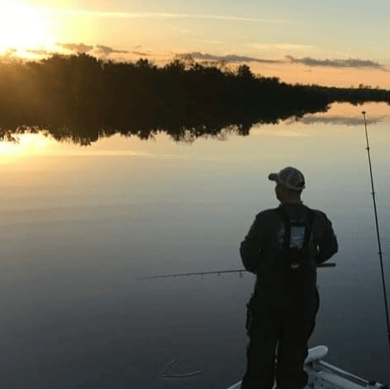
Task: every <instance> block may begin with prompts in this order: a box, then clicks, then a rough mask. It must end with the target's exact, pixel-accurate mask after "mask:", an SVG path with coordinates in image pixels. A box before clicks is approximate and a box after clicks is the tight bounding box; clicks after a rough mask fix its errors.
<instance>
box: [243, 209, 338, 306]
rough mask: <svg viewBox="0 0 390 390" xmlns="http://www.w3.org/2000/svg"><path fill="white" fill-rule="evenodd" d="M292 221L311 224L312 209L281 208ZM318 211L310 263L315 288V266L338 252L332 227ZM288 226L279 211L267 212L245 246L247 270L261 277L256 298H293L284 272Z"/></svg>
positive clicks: (257, 283) (258, 222)
mask: <svg viewBox="0 0 390 390" xmlns="http://www.w3.org/2000/svg"><path fill="white" fill-rule="evenodd" d="M280 207H283V209H284V210H285V211H286V212H287V214H288V216H289V218H290V220H291V221H301V222H303V223H305V224H307V223H308V216H309V208H308V207H306V206H305V205H303V204H283V205H280V206H279V208H280ZM313 211H314V219H313V223H312V235H311V240H310V260H311V262H312V264H313V270H314V271H313V272H314V274H313V278H312V281H311V284H313V286H312V287H313V288H315V281H316V275H315V272H316V270H315V266H316V264H319V263H323V262H324V261H326V260H328V259H329V258H330V257H331V256H333V255H334V254H335V253H336V252H337V250H338V244H337V239H336V236H335V234H334V232H333V229H332V224H331V222H330V221H329V219H328V218H327V217H326V215H325V214H324V213H323V212H321V211H319V210H313ZM284 230H285V224H284V221H283V219H282V218H281V216H280V213H279V212H278V211H277V209H276V208H275V209H268V210H264V211H262V212H261V213H259V214H258V215H257V216H256V219H255V221H254V222H253V224H252V226H251V228H250V229H249V232H248V234H247V235H246V237H245V239H244V241H243V242H242V243H241V247H240V254H241V258H242V262H243V264H244V267H245V269H246V270H248V271H249V272H253V273H255V274H256V275H257V280H256V287H255V294H256V293H257V294H258V295H261V296H264V297H266V296H267V297H268V298H270V297H273V298H274V301H277V300H278V299H279V300H282V301H283V300H284V299H285V297H286V296H289V291H288V287H287V284H286V279H285V278H286V275H284V274H283V271H281V267H279V266H278V264H280V261H281V259H280V257H281V256H282V254H283V243H284V236H285V231H284Z"/></svg>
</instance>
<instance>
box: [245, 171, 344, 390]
mask: <svg viewBox="0 0 390 390" xmlns="http://www.w3.org/2000/svg"><path fill="white" fill-rule="evenodd" d="M269 180H272V181H275V182H276V188H275V192H276V197H277V199H278V200H279V201H280V202H281V204H280V206H279V207H278V208H275V209H268V210H264V211H262V212H261V213H260V214H258V215H257V216H256V219H255V221H254V223H253V225H252V226H251V228H250V230H249V232H248V234H247V236H246V237H245V240H244V241H243V242H242V243H241V247H240V253H241V258H242V261H243V264H244V266H245V268H246V270H248V271H249V272H253V273H255V274H256V276H257V278H256V284H255V290H254V293H253V295H252V298H251V299H250V301H249V303H248V305H247V307H248V311H247V323H246V328H247V333H248V337H249V345H248V348H247V369H246V373H245V375H244V378H243V380H242V388H260V389H264V388H272V387H273V386H274V382H275V378H276V386H277V387H278V388H289V389H292V388H303V387H305V386H306V384H307V379H308V378H307V374H306V372H305V371H304V370H303V364H304V361H305V358H306V357H307V354H308V344H307V343H308V340H309V337H310V335H311V333H312V332H313V330H314V325H315V317H316V314H317V311H318V308H319V296H318V291H317V286H316V266H317V265H318V264H320V263H323V262H324V261H326V260H328V259H329V258H330V257H331V256H333V255H334V254H335V253H336V252H337V250H338V244H337V239H336V236H335V234H334V232H333V229H332V224H331V222H330V221H329V220H328V218H327V217H326V215H325V214H324V213H323V212H321V211H318V210H311V209H309V208H308V207H306V206H305V205H303V204H302V201H301V192H302V190H303V189H304V188H305V179H304V176H303V174H302V173H301V172H300V171H299V170H297V169H295V168H291V167H287V168H284V169H282V170H281V171H280V172H279V173H272V174H270V175H269ZM276 350H277V353H276ZM275 359H277V362H275Z"/></svg>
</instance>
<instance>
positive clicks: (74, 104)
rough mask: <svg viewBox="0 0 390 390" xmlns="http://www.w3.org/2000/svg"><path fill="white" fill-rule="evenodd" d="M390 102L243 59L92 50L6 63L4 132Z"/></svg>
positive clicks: (70, 132)
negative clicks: (115, 56)
mask: <svg viewBox="0 0 390 390" xmlns="http://www.w3.org/2000/svg"><path fill="white" fill-rule="evenodd" d="M368 101H376V102H387V103H389V104H390V91H388V90H383V89H371V88H370V87H364V86H360V87H359V88H350V89H341V88H329V87H321V86H318V85H310V86H309V85H299V84H296V85H290V84H286V83H283V82H281V81H280V80H279V79H278V78H276V77H262V76H261V75H255V74H253V73H252V71H251V69H250V68H249V66H247V65H240V66H238V67H237V68H235V69H230V68H229V67H227V66H226V65H225V64H223V63H206V64H204V63H198V62H195V61H194V60H193V59H192V58H179V57H178V58H175V59H174V60H172V61H171V62H170V63H168V64H166V65H165V66H157V65H155V64H153V63H152V62H150V61H148V60H147V59H140V60H138V61H137V62H135V63H131V62H112V61H108V62H107V61H102V60H99V59H97V58H95V57H93V56H89V55H87V54H78V55H71V56H65V55H58V54H56V55H53V56H52V57H50V58H47V59H44V60H41V61H39V62H33V61H30V62H21V61H13V62H1V63H0V139H1V140H13V139H14V135H15V134H20V133H24V132H38V131H43V132H44V133H46V134H50V135H52V136H53V137H54V138H55V139H57V140H71V141H73V142H75V143H77V144H80V145H89V144H91V143H92V142H94V141H96V140H98V139H99V138H100V137H107V136H111V135H113V134H117V133H119V134H122V135H125V136H130V135H136V136H138V137H139V138H141V139H148V138H149V137H151V136H153V135H155V134H157V133H159V132H166V133H167V134H169V135H170V136H171V137H172V138H173V139H174V140H177V141H187V142H191V141H192V140H194V139H195V138H197V137H200V136H205V135H210V136H217V135H218V134H220V133H221V132H222V130H224V129H226V128H228V129H231V130H232V131H235V132H236V133H238V134H240V135H248V134H249V132H250V129H251V127H252V126H253V125H254V124H264V123H278V122H279V121H281V120H284V119H287V118H289V117H296V118H300V117H302V116H303V115H305V114H307V113H315V112H324V111H326V110H327V109H328V108H329V106H330V104H332V103H333V102H351V103H352V104H362V103H364V102H368Z"/></svg>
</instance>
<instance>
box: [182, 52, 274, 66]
mask: <svg viewBox="0 0 390 390" xmlns="http://www.w3.org/2000/svg"><path fill="white" fill-rule="evenodd" d="M183 55H185V56H191V57H192V58H193V59H194V60H207V61H225V62H230V63H234V62H260V63H267V64H275V63H280V62H281V61H279V60H264V59H260V58H253V57H246V56H238V55H235V54H228V55H226V56H216V55H213V54H203V53H200V52H192V53H184V54H183Z"/></svg>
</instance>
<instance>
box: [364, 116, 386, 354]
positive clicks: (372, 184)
mask: <svg viewBox="0 0 390 390" xmlns="http://www.w3.org/2000/svg"><path fill="white" fill-rule="evenodd" d="M362 114H363V118H364V128H365V131H366V149H367V155H368V167H369V170H370V180H371V191H372V192H371V194H372V201H373V206H374V217H375V227H376V236H377V242H378V256H379V262H380V267H381V276H382V288H383V296H384V303H385V312H386V323H387V337H388V341H389V348H390V319H389V306H388V302H387V291H386V279H385V272H384V267H383V257H382V246H381V238H380V233H379V223H378V211H377V207H376V198H375V187H374V177H373V174H372V164H371V154H370V144H369V141H368V131H367V121H366V112H365V111H362Z"/></svg>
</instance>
